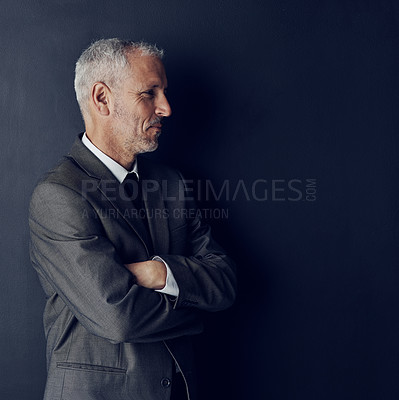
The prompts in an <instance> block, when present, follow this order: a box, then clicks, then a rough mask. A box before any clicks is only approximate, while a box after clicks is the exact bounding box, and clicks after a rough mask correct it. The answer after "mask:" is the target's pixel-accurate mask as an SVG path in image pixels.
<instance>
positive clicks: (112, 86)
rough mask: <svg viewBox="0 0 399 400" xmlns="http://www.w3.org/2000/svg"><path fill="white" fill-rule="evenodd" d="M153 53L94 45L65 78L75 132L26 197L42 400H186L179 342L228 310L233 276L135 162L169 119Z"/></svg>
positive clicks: (142, 163) (166, 187)
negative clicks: (37, 284)
mask: <svg viewBox="0 0 399 400" xmlns="http://www.w3.org/2000/svg"><path fill="white" fill-rule="evenodd" d="M161 58H162V51H161V50H159V49H158V48H157V47H155V46H152V45H148V44H145V43H134V42H126V41H121V40H119V39H108V40H100V41H97V42H95V43H93V44H92V45H91V46H90V47H89V48H88V49H87V50H85V51H84V52H83V54H82V55H81V57H80V58H79V60H78V62H77V64H76V76H75V90H76V95H77V100H78V102H79V106H80V108H81V111H82V115H83V119H84V122H85V128H86V131H85V133H84V134H83V135H79V137H78V138H77V139H76V141H75V143H74V145H73V147H72V149H71V151H70V153H69V154H68V156H66V157H65V158H64V159H62V160H61V162H60V163H59V164H58V165H57V166H56V167H55V168H54V169H53V170H52V171H50V172H49V173H48V174H47V175H46V177H45V178H44V179H43V180H42V181H41V182H40V183H39V184H38V186H37V187H36V189H35V191H34V193H33V196H32V200H31V206H30V220H29V222H30V229H31V260H32V264H33V266H34V268H35V269H36V271H37V272H38V275H39V278H40V281H41V284H42V286H43V289H44V291H45V293H46V296H47V304H46V307H45V311H44V325H45V334H46V339H47V364H48V379H47V385H46V390H45V395H44V398H45V399H46V400H58V399H59V400H61V399H63V400H94V399H95V400H118V399H121V400H127V399H132V400H160V399H169V398H172V399H180V398H186V399H191V400H192V399H195V398H196V394H195V376H194V368H193V365H192V364H193V363H192V354H191V347H190V336H192V335H194V334H198V333H200V332H201V329H202V325H201V320H200V313H201V312H202V311H204V310H205V311H218V310H222V309H225V308H226V307H229V306H230V305H231V304H232V302H233V300H234V297H235V271H234V264H233V262H232V261H231V260H230V259H229V258H228V257H227V256H226V255H225V254H224V252H223V250H222V249H221V248H220V247H219V246H218V245H217V244H216V243H215V241H214V240H213V239H212V236H211V233H210V229H209V227H208V226H206V225H205V224H203V223H202V222H201V220H200V218H198V213H197V212H196V209H195V205H194V204H193V201H192V199H191V198H190V196H188V195H187V194H186V192H185V186H184V182H183V181H182V178H181V176H180V174H179V173H178V172H176V171H175V170H173V169H171V168H167V167H165V166H161V165H158V164H155V163H152V162H150V161H149V160H147V159H145V158H142V157H140V156H138V155H139V154H140V153H145V152H150V151H153V150H155V149H156V148H157V146H158V136H159V135H160V133H161V130H162V122H163V118H165V117H168V116H169V115H170V114H171V109H170V106H169V103H168V101H167V99H166V95H165V93H166V89H167V79H166V74H165V70H164V67H163V64H162V61H161Z"/></svg>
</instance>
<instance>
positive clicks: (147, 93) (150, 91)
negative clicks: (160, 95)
mask: <svg viewBox="0 0 399 400" xmlns="http://www.w3.org/2000/svg"><path fill="white" fill-rule="evenodd" d="M143 93H144V94H146V95H147V96H150V97H153V96H154V91H153V90H146V91H145V92H143Z"/></svg>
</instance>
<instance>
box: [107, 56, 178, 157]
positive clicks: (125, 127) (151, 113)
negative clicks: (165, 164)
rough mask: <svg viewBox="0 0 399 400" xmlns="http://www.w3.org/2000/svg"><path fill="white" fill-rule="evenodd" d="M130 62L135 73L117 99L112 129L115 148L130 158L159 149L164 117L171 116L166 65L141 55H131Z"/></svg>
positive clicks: (131, 70)
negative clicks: (130, 156) (166, 93)
mask: <svg viewBox="0 0 399 400" xmlns="http://www.w3.org/2000/svg"><path fill="white" fill-rule="evenodd" d="M128 60H129V63H130V72H131V73H130V76H129V78H128V79H127V80H125V81H123V82H122V85H121V88H120V90H118V91H117V93H116V95H115V97H114V109H113V121H112V126H111V129H112V139H113V140H112V142H113V147H114V149H115V150H117V151H118V153H119V154H121V155H122V154H123V155H125V156H126V157H128V156H129V155H131V154H139V153H146V152H149V151H154V150H155V149H156V148H157V147H158V136H159V135H160V134H161V129H162V123H161V121H162V118H163V117H168V116H169V115H170V114H171V109H170V106H169V103H168V100H167V99H166V96H165V92H166V87H167V79H166V74H165V69H164V67H163V64H162V62H161V61H160V60H159V59H158V58H156V57H152V56H141V55H137V54H136V55H134V54H131V55H129V56H128ZM115 147H116V148H115Z"/></svg>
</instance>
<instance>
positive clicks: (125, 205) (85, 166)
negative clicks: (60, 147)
mask: <svg viewBox="0 0 399 400" xmlns="http://www.w3.org/2000/svg"><path fill="white" fill-rule="evenodd" d="M82 136H83V134H81V135H79V137H78V138H77V139H76V140H75V143H74V144H73V146H72V149H71V151H70V154H69V157H70V158H72V159H74V160H75V162H76V163H77V164H78V165H79V166H80V168H81V169H82V170H84V171H85V172H86V174H87V175H88V176H90V177H92V178H96V179H98V180H99V183H98V186H97V188H98V190H99V191H100V192H101V194H102V196H104V198H105V199H107V200H108V201H109V202H110V203H111V204H112V206H113V207H114V208H115V209H116V211H117V212H118V214H119V215H120V216H121V217H122V218H123V219H124V220H125V221H126V222H127V223H128V224H129V226H130V227H131V228H132V230H133V231H134V232H135V233H136V235H137V236H138V237H139V238H140V240H141V242H142V243H143V245H144V247H145V248H146V250H147V253H148V255H150V251H149V249H151V248H152V246H151V242H152V240H151V237H150V236H149V234H148V231H147V229H146V226H145V221H144V220H143V219H142V218H140V215H139V214H138V210H137V209H136V208H135V207H134V205H133V203H132V201H130V200H129V199H124V198H123V196H121V191H122V190H123V189H122V188H121V185H120V183H119V182H118V180H117V179H116V178H115V176H114V175H113V174H112V173H111V171H110V170H109V169H108V168H107V167H106V166H105V165H104V164H103V163H102V162H101V161H100V160H99V159H98V158H97V157H96V156H95V155H94V154H93V153H92V152H91V151H90V150H89V149H87V148H86V146H85V145H84V144H83V143H82V140H81V138H82ZM150 197H151V196H150ZM158 204H159V202H157V205H158ZM145 206H146V209H147V211H149V209H151V208H153V206H152V201H151V200H147V201H145ZM148 215H149V214H148ZM151 220H152V218H149V221H148V222H149V225H150V232H151V235H152V233H153V231H154V227H152V226H151V225H152V224H151V223H150V221H151ZM154 239H155V238H154ZM154 242H155V240H154ZM159 254H160V253H159Z"/></svg>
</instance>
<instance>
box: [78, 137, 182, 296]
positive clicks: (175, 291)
mask: <svg viewBox="0 0 399 400" xmlns="http://www.w3.org/2000/svg"><path fill="white" fill-rule="evenodd" d="M82 143H83V144H84V145H85V146H86V147H87V148H88V149H89V150H90V151H91V152H92V153H93V154H94V155H95V156H96V157H97V158H98V159H99V160H100V161H101V162H102V163H103V164H104V165H105V166H106V167H107V168H108V169H109V170H110V171H111V172H112V174H113V175H114V176H115V178H116V179H117V180H118V181H119V183H122V182H123V181H124V179H125V178H126V175H127V174H130V173H132V172H133V173H135V174H136V176H137V179H140V176H139V173H138V169H137V159H136V160H134V163H133V167H132V170H131V171H128V170H126V169H125V168H124V167H122V165H120V164H118V163H117V162H116V161H114V160H113V159H112V158H111V157H108V156H107V155H106V154H105V153H103V152H102V151H101V150H100V149H99V148H98V147H96V146H95V145H94V144H93V143H92V142H91V141H90V139H89V138H88V137H87V135H86V132H85V133H84V135H83V137H82ZM153 260H156V261H161V262H163V263H164V265H165V267H166V285H165V287H164V288H162V289H160V290H156V291H157V292H161V293H165V294H169V295H171V296H175V297H177V296H178V295H179V287H178V286H177V283H176V280H175V277H174V276H173V273H172V271H171V269H170V268H169V266H168V264H167V263H166V262H165V261H164V260H163V259H162V258H161V257H159V256H154V257H153Z"/></svg>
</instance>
